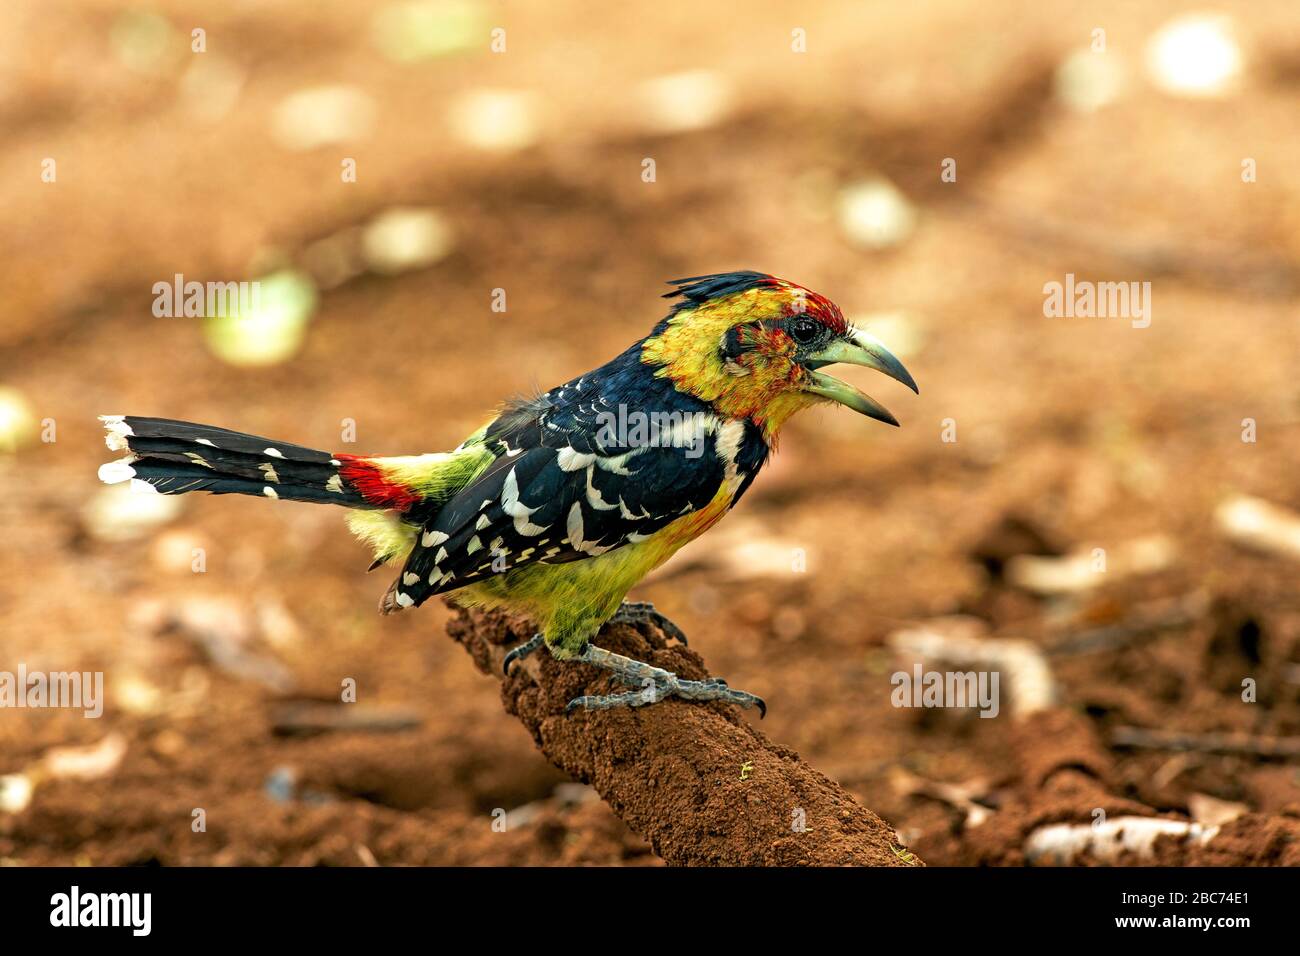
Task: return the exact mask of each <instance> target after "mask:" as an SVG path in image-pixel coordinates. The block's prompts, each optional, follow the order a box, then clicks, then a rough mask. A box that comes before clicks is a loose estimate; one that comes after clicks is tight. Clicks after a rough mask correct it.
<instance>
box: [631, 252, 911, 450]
mask: <svg viewBox="0 0 1300 956" xmlns="http://www.w3.org/2000/svg"><path fill="white" fill-rule="evenodd" d="M671 284H672V285H675V286H677V288H676V289H675V290H673V291H672V292H669V293H667V294H666V295H665V296H664V297H665V298H674V297H677V296H680V297H681V299H680V301H678V302H676V303H674V305H673V308H672V311H671V312H669V314H668V317H667V318H665V319H664V320H663V321H662V322H660V323H659V324H658V325H657V326H656V327H655V329H654V331H653V332H651V334H650V335H649V336H647V337H646V339H645V340H644V342H643V343H642V345H641V361H642V362H644V363H645V364H647V365H649V366H651V367H653V368H654V369H655V374H656V375H660V376H663V377H666V378H669V379H671V380H672V381H673V384H674V385H676V386H677V388H678V390H680V391H683V392H687V393H689V394H691V395H694V396H695V397H696V398H700V399H702V400H704V401H706V402H709V403H710V404H712V405H713V407H714V408H715V409H717V411H718V413H719V414H721V415H725V416H727V417H732V418H749V419H751V420H752V421H754V422H755V424H757V425H759V426H760V427H761V428H762V429H763V430H764V432H765V433H766V434H767V436H768V437H769V439H770V438H773V437H775V434H776V430H777V429H778V428H780V426H781V425H782V423H784V422H785V420H786V419H787V418H789V417H790V416H791V415H792V414H794V413H795V412H797V411H799V410H800V409H802V408H806V407H808V406H810V405H814V404H816V403H818V402H827V401H830V402H838V403H839V404H841V405H845V406H847V407H849V408H851V409H853V410H854V411H856V412H860V413H862V414H863V415H866V416H868V417H870V418H874V419H877V420H878V421H882V422H886V423H888V424H890V425H897V424H898V421H897V420H896V419H895V418H894V416H893V415H891V414H890V413H889V411H888V410H887V409H886V408H885V407H884V406H883V405H881V404H880V403H879V402H877V401H876V400H875V399H874V398H872V397H871V396H869V395H867V394H865V393H864V392H862V391H860V390H859V389H857V388H855V387H854V386H852V385H850V384H848V383H847V382H842V381H840V380H839V379H837V378H833V377H832V376H830V375H828V374H826V373H825V372H823V371H822V370H821V369H822V367H823V366H826V365H832V364H834V363H836V362H843V363H846V364H849V365H864V366H866V367H867V368H874V369H876V370H877V371H880V372H884V373H885V374H886V375H888V376H889V377H890V378H893V379H896V380H897V381H899V382H902V383H903V384H904V385H906V386H907V387H908V388H910V389H911V390H912V391H914V392H915V391H917V387H916V383H915V382H914V381H913V380H912V376H911V375H909V374H908V372H907V369H905V368H904V367H903V364H902V363H901V362H899V361H898V359H896V358H894V356H893V355H891V354H890V353H889V350H888V349H886V348H885V347H884V345H882V344H881V343H880V342H878V341H876V339H874V338H872V337H871V336H870V335H868V334H867V333H866V332H863V331H861V330H859V329H855V328H853V327H852V326H851V325H849V324H848V323H847V322H846V321H845V320H844V315H843V314H842V313H841V312H840V310H839V307H838V306H836V305H835V303H833V302H831V301H830V300H829V299H827V298H826V297H825V296H822V295H818V294H817V293H816V292H812V291H809V290H808V289H805V288H803V287H802V286H798V285H795V284H794V283H793V282H787V281H785V280H784V279H778V278H776V277H775V276H770V275H764V274H763V273H761V272H729V273H723V274H719V275H710V276H699V277H697V278H694V279H678V280H676V281H675V282H673V283H671Z"/></svg>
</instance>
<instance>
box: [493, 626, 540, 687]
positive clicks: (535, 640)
mask: <svg viewBox="0 0 1300 956" xmlns="http://www.w3.org/2000/svg"><path fill="white" fill-rule="evenodd" d="M541 646H542V635H541V634H534V635H533V636H532V637H530V638H529V639H528V640H526V641H524V642H523V643H522V644H519V645H516V646H515V647H512V648H511V649H510V651H509V653H507V654H506V659H505V660H504V661H502V662H501V670H502V671H504V672H505V675H506V676H507V677H509V676H510V665H511V664H513V663H514V662H515V661H522V660H523V659H524V658H525V657H527V656H528V655H529V654H531V653H532V652H533V651H535V650H537V649H538V648H539V647H541Z"/></svg>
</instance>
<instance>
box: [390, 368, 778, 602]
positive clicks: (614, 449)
mask: <svg viewBox="0 0 1300 956" xmlns="http://www.w3.org/2000/svg"><path fill="white" fill-rule="evenodd" d="M647 377H648V376H647ZM600 385H601V382H600V381H599V380H598V379H594V378H593V379H587V378H584V379H578V380H576V381H575V382H573V383H570V384H568V385H565V386H561V387H560V388H557V389H555V390H553V391H552V392H550V393H548V394H547V395H545V396H543V397H541V398H539V399H536V400H534V401H531V402H528V403H523V404H521V405H519V406H516V407H515V408H513V409H511V410H510V411H508V412H507V413H505V414H503V415H502V416H501V418H500V419H498V420H497V422H495V423H494V424H493V425H492V427H490V428H489V429H488V432H487V434H486V436H485V441H487V442H488V443H489V445H493V444H495V447H494V451H496V452H497V454H498V458H497V460H496V461H495V462H494V463H493V464H492V465H491V466H490V467H489V468H488V469H487V470H486V471H485V472H484V473H483V474H482V475H481V476H480V477H479V478H478V479H476V480H475V481H474V482H473V483H472V484H471V485H469V486H468V487H466V488H465V489H464V490H462V491H461V492H459V493H458V494H457V496H456V497H455V498H453V499H452V500H451V501H450V502H449V503H448V504H447V505H446V506H445V507H443V508H442V510H441V511H440V512H439V513H438V514H437V515H436V516H433V517H432V518H431V519H430V520H429V521H428V522H427V523H426V524H425V526H424V528H423V529H422V533H421V536H420V539H419V541H418V542H417V544H416V547H415V549H414V550H413V551H412V553H411V555H410V556H409V558H408V559H407V562H406V566H405V568H404V569H403V573H402V575H401V577H399V579H398V580H397V581H396V582H395V583H394V587H393V590H392V591H391V592H390V595H389V601H388V602H386V603H387V604H389V605H390V606H398V607H406V606H410V605H412V604H420V603H422V602H423V601H424V600H426V599H427V598H429V597H430V596H432V595H434V594H438V593H441V592H444V591H451V590H454V589H456V588H459V587H464V586H465V585H467V584H472V583H474V582H475V581H480V580H483V579H484V578H488V577H492V576H493V575H496V574H501V573H503V572H505V571H507V570H510V569H512V568H516V567H519V566H521V565H525V564H532V563H534V562H539V561H540V562H544V563H550V564H556V563H561V562H566V561H577V560H582V559H585V558H589V557H595V556H597V555H600V554H604V553H606V552H609V551H612V550H614V549H616V548H619V547H622V546H623V545H626V544H631V543H634V542H637V541H640V540H644V539H645V538H647V537H649V536H650V535H652V534H654V533H655V532H656V531H659V530H660V529H662V528H664V527H665V526H667V525H668V524H670V523H672V522H673V521H675V520H677V519H678V518H680V517H682V516H683V515H685V514H688V513H690V512H691V511H695V510H699V509H701V508H703V507H705V506H706V505H708V504H709V502H710V501H712V500H713V498H714V496H715V495H716V494H717V493H718V491H719V489H720V488H721V487H722V485H723V483H724V482H732V483H733V487H735V488H736V494H735V497H736V498H739V495H740V493H741V492H743V490H744V487H745V486H747V485H748V482H749V479H751V478H752V477H753V474H755V473H756V472H757V471H758V468H759V467H760V466H761V465H762V463H763V461H764V460H765V459H766V456H767V447H766V445H765V444H764V443H763V440H762V437H761V435H760V434H759V433H758V430H757V429H756V428H754V427H753V426H752V425H749V424H748V423H740V422H720V421H719V420H718V419H717V418H716V417H715V416H714V415H713V414H712V412H711V410H710V411H708V412H706V411H705V410H704V409H705V408H707V406H703V407H700V406H702V403H699V405H695V404H692V402H693V400H688V399H686V398H685V397H684V396H681V395H680V393H677V392H676V391H675V390H673V389H672V388H671V385H665V384H664V383H662V382H660V381H659V380H653V379H652V380H651V381H650V382H649V383H648V385H649V388H643V389H642V390H641V391H637V390H635V389H629V388H626V387H624V388H622V389H619V390H615V391H614V392H613V394H614V395H615V396H616V397H618V398H619V399H620V400H619V401H613V400H611V398H610V397H609V396H610V394H611V392H610V390H609V389H602V388H601V387H600ZM646 391H649V392H650V393H651V394H649V395H647V394H644V393H645V392H646ZM620 406H621V408H622V412H621V414H622V418H621V419H620V418H619V417H618V416H619V415H620ZM633 410H635V412H637V413H640V414H633ZM652 412H657V413H660V414H661V416H662V417H661V418H660V419H659V420H658V425H657V426H655V427H651V426H650V425H647V426H646V427H644V428H642V429H641V431H637V427H638V423H639V422H645V421H646V420H647V419H650V418H651V414H650V413H652ZM664 413H675V414H664Z"/></svg>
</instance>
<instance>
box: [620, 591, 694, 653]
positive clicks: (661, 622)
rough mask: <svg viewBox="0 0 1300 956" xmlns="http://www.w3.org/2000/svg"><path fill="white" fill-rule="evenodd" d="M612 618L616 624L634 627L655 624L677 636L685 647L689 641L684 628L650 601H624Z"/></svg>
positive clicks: (673, 636)
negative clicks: (661, 612)
mask: <svg viewBox="0 0 1300 956" xmlns="http://www.w3.org/2000/svg"><path fill="white" fill-rule="evenodd" d="M610 620H611V621H613V622H614V623H615V624H631V625H632V626H633V627H636V626H637V625H638V624H653V625H655V627H657V628H659V630H661V631H663V632H664V634H665V635H667V636H668V637H672V638H676V639H677V642H678V643H679V644H681V645H682V646H683V647H685V646H686V643H687V641H686V635H685V634H683V633H682V629H681V628H680V627H678V626H677V625H676V624H674V623H673V622H672V621H670V620H669V619H668V618H666V617H664V616H663V615H662V614H660V613H659V612H658V611H656V610H655V606H654V605H653V604H651V603H650V602H649V601H624V602H623V603H622V604H621V605H619V608H618V610H617V611H615V612H614V616H613V617H612V618H610Z"/></svg>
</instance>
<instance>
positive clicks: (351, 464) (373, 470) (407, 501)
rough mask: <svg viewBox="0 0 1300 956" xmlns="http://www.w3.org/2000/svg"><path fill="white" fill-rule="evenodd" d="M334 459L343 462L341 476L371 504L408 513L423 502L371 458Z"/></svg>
mask: <svg viewBox="0 0 1300 956" xmlns="http://www.w3.org/2000/svg"><path fill="white" fill-rule="evenodd" d="M334 457H335V458H336V459H338V460H339V461H341V462H343V464H342V465H340V466H339V475H340V476H341V477H342V478H343V480H344V481H346V482H347V483H348V484H349V485H351V486H352V487H353V488H355V489H357V491H358V492H359V493H360V494H361V497H363V498H365V499H366V501H369V502H370V503H371V504H374V505H379V506H380V507H381V508H393V509H395V510H397V511H406V510H407V509H408V508H410V507H411V505H413V504H415V503H416V502H417V501H419V500H421V499H420V496H419V495H418V494H416V493H415V492H414V491H412V490H411V489H410V488H408V487H406V485H403V484H401V483H399V482H396V481H393V480H392V479H390V478H389V477H388V476H387V475H385V474H384V472H383V471H382V469H380V467H379V466H378V465H376V464H375V463H374V462H373V461H371V460H370V459H369V458H366V457H364V456H362V455H344V454H341V453H339V452H335V453H334Z"/></svg>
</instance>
